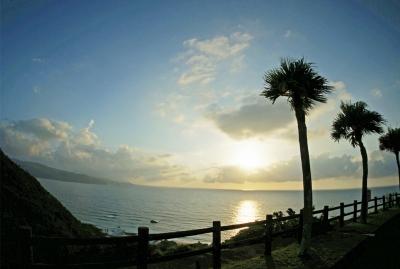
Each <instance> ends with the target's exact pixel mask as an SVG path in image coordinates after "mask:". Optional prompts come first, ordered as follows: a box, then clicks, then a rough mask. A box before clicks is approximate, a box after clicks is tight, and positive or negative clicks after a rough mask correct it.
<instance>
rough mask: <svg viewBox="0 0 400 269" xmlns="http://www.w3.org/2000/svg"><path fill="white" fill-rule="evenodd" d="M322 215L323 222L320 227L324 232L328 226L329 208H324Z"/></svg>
mask: <svg viewBox="0 0 400 269" xmlns="http://www.w3.org/2000/svg"><path fill="white" fill-rule="evenodd" d="M322 214H323V219H322V220H323V222H322V225H323V226H324V230H325V231H326V230H328V226H329V206H327V205H326V206H324V211H323V212H322Z"/></svg>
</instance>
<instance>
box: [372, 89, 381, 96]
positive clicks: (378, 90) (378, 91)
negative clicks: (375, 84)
mask: <svg viewBox="0 0 400 269" xmlns="http://www.w3.org/2000/svg"><path fill="white" fill-rule="evenodd" d="M371 95H372V96H374V97H376V98H381V97H382V96H383V95H382V91H381V90H380V89H378V88H374V89H372V90H371Z"/></svg>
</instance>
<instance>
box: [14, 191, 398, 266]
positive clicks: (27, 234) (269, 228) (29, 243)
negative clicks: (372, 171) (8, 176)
mask: <svg viewBox="0 0 400 269" xmlns="http://www.w3.org/2000/svg"><path fill="white" fill-rule="evenodd" d="M379 201H382V203H379ZM369 203H372V205H371V206H368V210H369V209H374V211H373V212H374V213H376V212H378V208H379V207H382V209H383V210H386V209H387V208H390V207H393V206H394V204H395V203H396V205H397V206H399V207H400V195H399V194H398V193H394V194H390V195H389V196H388V200H386V198H385V196H382V197H380V198H378V197H374V198H373V199H370V200H369V201H368V204H369ZM360 204H361V202H359V201H357V200H354V201H353V203H349V204H344V203H340V205H339V206H335V207H329V206H324V208H323V209H320V210H315V211H313V215H317V214H321V226H322V227H323V228H325V229H327V228H328V227H329V225H330V222H332V221H338V225H339V227H343V226H344V224H345V218H346V217H347V216H352V217H351V220H352V221H357V217H358V213H359V212H361V209H359V208H358V205H360ZM347 207H353V211H350V212H345V208H347ZM336 210H339V214H338V215H337V216H334V217H331V218H330V217H329V212H331V211H336ZM294 219H296V220H297V219H298V224H297V225H296V227H294V228H292V229H286V230H281V231H277V232H274V231H273V227H274V223H282V222H285V221H288V220H294ZM254 225H265V232H264V235H263V236H261V237H255V238H248V239H245V240H240V241H235V242H228V243H222V242H221V232H223V231H228V230H235V229H241V228H246V227H251V226H254ZM302 225H303V210H300V214H293V215H290V216H285V217H280V218H273V217H272V215H266V218H265V220H260V221H254V222H247V223H240V224H232V225H226V226H221V222H220V221H214V222H213V223H212V227H208V228H202V229H195V230H187V231H178V232H168V233H157V234H150V233H149V228H148V227H139V228H138V233H137V235H133V236H123V237H99V238H59V237H43V236H32V232H31V230H30V228H29V227H22V228H21V230H20V238H19V245H20V247H19V249H20V258H21V259H20V263H21V264H20V265H21V268H57V267H58V266H59V265H55V264H41V263H35V262H34V255H33V254H34V247H37V246H39V245H51V246H56V245H58V246H68V245H77V246H94V245H99V244H100V245H107V244H108V245H112V244H121V243H122V244H127V243H136V244H137V246H138V247H137V252H136V256H134V255H133V256H132V259H131V260H127V261H112V262H99V263H79V264H63V268H76V267H79V268H83V267H84V268H119V267H122V266H133V265H136V266H137V268H138V269H146V268H147V265H148V264H154V263H160V262H167V261H172V260H176V259H182V258H186V257H192V256H196V255H201V254H206V253H212V265H213V268H214V269H220V268H221V250H222V249H228V248H236V247H240V246H248V245H252V244H258V243H264V245H265V251H264V253H265V255H266V256H270V255H271V252H272V242H273V238H274V237H276V236H279V235H282V234H285V233H295V234H297V238H298V240H299V242H300V240H301V233H302ZM206 233H212V244H211V246H210V247H205V248H203V249H197V250H191V251H186V252H181V253H174V254H171V255H168V256H161V257H154V256H153V257H152V256H151V255H149V247H150V242H151V241H158V240H167V239H173V238H181V237H187V236H194V235H199V234H206ZM197 265H198V264H197Z"/></svg>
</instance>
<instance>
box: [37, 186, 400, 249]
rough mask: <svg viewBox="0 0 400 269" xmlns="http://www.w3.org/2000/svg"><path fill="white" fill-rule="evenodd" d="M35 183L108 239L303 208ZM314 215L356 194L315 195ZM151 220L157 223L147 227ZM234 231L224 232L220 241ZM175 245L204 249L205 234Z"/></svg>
mask: <svg viewBox="0 0 400 269" xmlns="http://www.w3.org/2000/svg"><path fill="white" fill-rule="evenodd" d="M39 182H40V183H41V184H42V185H43V186H44V187H45V188H46V189H47V190H48V191H49V192H50V193H51V194H53V195H54V196H55V197H56V198H57V199H59V200H60V201H61V203H62V204H63V205H64V206H65V207H66V208H67V209H68V210H70V211H71V212H72V214H73V215H74V216H75V217H77V218H78V219H79V220H80V221H82V222H85V223H91V224H94V225H95V226H97V227H99V228H100V229H103V230H104V231H107V232H109V233H111V232H113V231H114V232H115V231H124V232H127V233H136V232H137V228H138V227H139V226H147V227H149V229H150V233H161V232H172V231H182V230H190V229H198V228H206V227H210V226H212V221H214V220H219V221H221V225H228V224H234V223H243V222H250V221H254V220H261V219H265V215H266V214H271V213H272V212H274V211H283V212H286V210H287V209H288V208H292V209H293V210H295V211H296V212H298V211H299V209H300V208H302V191H240V190H209V189H182V188H161V187H160V188H159V187H145V186H134V185H132V186H129V185H95V184H82V183H75V182H62V181H56V180H50V179H39ZM371 190H372V197H374V196H378V197H380V196H382V195H383V194H387V193H389V192H396V191H398V187H397V186H392V187H380V188H372V189H371ZM313 199H314V205H315V208H316V209H320V208H322V207H323V206H324V205H328V206H337V205H339V203H340V202H344V203H351V202H353V200H361V190H360V189H347V190H316V191H314V192H313ZM151 220H154V221H156V222H157V223H151ZM237 232H238V230H235V231H226V232H223V234H222V237H223V239H227V238H229V237H231V236H233V235H235V234H236V233H237ZM177 241H184V242H197V241H201V242H204V243H208V242H210V241H211V235H210V234H204V235H198V236H193V237H189V238H185V239H180V240H177Z"/></svg>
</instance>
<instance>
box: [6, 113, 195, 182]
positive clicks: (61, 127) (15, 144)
mask: <svg viewBox="0 0 400 269" xmlns="http://www.w3.org/2000/svg"><path fill="white" fill-rule="evenodd" d="M93 126H94V120H91V121H90V122H89V123H88V125H87V126H86V127H85V128H82V129H81V130H78V131H74V130H73V128H72V127H71V126H70V125H69V124H68V123H65V122H60V121H54V120H49V119H32V120H25V121H16V122H2V123H1V125H0V145H1V147H2V149H3V150H4V151H5V152H6V153H7V154H9V155H11V156H12V157H15V158H23V159H28V160H31V161H38V162H41V163H44V164H47V165H49V166H52V167H56V168H60V169H66V170H70V171H76V172H81V173H86V174H89V175H94V176H100V177H106V178H110V179H113V180H121V181H133V182H136V183H142V184H146V183H149V182H154V181H177V182H179V181H182V180H185V181H190V180H191V179H192V178H193V176H192V175H190V174H189V173H188V172H187V171H186V169H185V168H184V167H183V166H179V165H176V164H173V163H172V159H171V155H165V154H157V153H150V152H146V151H143V150H140V149H137V148H133V147H130V146H127V145H121V146H120V147H119V148H118V149H117V150H115V151H112V150H109V149H107V148H106V147H105V146H104V145H102V144H101V141H100V140H99V139H98V136H97V135H96V134H95V133H94V132H93V131H92V128H93Z"/></svg>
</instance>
